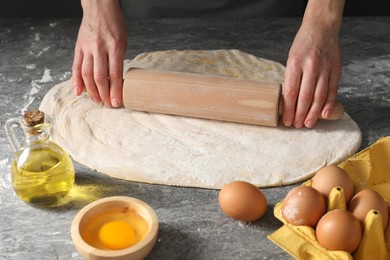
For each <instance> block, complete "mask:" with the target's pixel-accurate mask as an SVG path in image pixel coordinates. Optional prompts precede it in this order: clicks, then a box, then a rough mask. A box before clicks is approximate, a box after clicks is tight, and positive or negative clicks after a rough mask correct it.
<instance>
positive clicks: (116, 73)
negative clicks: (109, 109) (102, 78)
mask: <svg viewBox="0 0 390 260" xmlns="http://www.w3.org/2000/svg"><path fill="white" fill-rule="evenodd" d="M123 55H124V54H123V53H118V54H116V53H114V54H112V55H110V57H112V58H110V60H109V64H108V65H109V77H110V98H111V100H110V102H111V104H112V106H113V107H119V106H120V105H121V100H122V84H123V81H122V78H123V76H122V75H123V62H122V60H123Z"/></svg>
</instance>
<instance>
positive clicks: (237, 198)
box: [218, 181, 267, 221]
mask: <svg viewBox="0 0 390 260" xmlns="http://www.w3.org/2000/svg"><path fill="white" fill-rule="evenodd" d="M218 199H219V205H220V206H221V209H222V211H223V212H224V213H225V214H226V215H228V216H229V217H231V218H234V219H236V220H242V221H254V220H257V219H259V218H261V217H262V216H263V215H264V213H265V211H266V209H267V199H266V197H265V196H264V193H263V192H262V191H261V190H260V189H258V188H257V187H256V186H254V185H253V184H251V183H248V182H245V181H233V182H231V183H228V184H226V185H224V186H223V187H222V189H221V191H220V192H219V197H218Z"/></svg>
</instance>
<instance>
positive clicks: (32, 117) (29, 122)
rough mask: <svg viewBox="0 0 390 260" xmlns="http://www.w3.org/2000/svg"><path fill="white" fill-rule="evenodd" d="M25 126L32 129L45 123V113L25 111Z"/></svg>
mask: <svg viewBox="0 0 390 260" xmlns="http://www.w3.org/2000/svg"><path fill="white" fill-rule="evenodd" d="M24 121H25V122H26V126H28V127H33V126H36V125H39V124H43V123H44V122H45V113H44V112H42V111H39V110H32V111H26V112H25V113H24Z"/></svg>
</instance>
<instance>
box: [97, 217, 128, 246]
mask: <svg viewBox="0 0 390 260" xmlns="http://www.w3.org/2000/svg"><path fill="white" fill-rule="evenodd" d="M99 240H100V242H101V243H102V244H103V245H104V246H106V247H107V248H109V249H123V248H126V247H129V246H131V245H132V244H134V243H135V242H136V237H135V232H134V228H133V227H132V226H130V225H129V224H128V223H126V222H124V221H110V222H107V223H105V224H104V225H103V226H102V227H101V228H100V230H99Z"/></svg>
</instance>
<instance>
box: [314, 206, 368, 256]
mask: <svg viewBox="0 0 390 260" xmlns="http://www.w3.org/2000/svg"><path fill="white" fill-rule="evenodd" d="M316 237H317V241H318V243H319V244H320V245H322V246H323V247H325V248H326V249H328V250H343V251H347V252H349V253H352V252H353V251H355V250H356V249H357V247H358V246H359V244H360V241H361V239H362V226H361V224H360V222H359V220H358V219H357V218H355V217H354V216H353V215H352V213H351V212H349V211H347V210H342V209H335V210H332V211H329V212H328V213H326V214H325V215H324V216H323V217H322V218H321V219H320V221H318V224H317V228H316Z"/></svg>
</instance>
